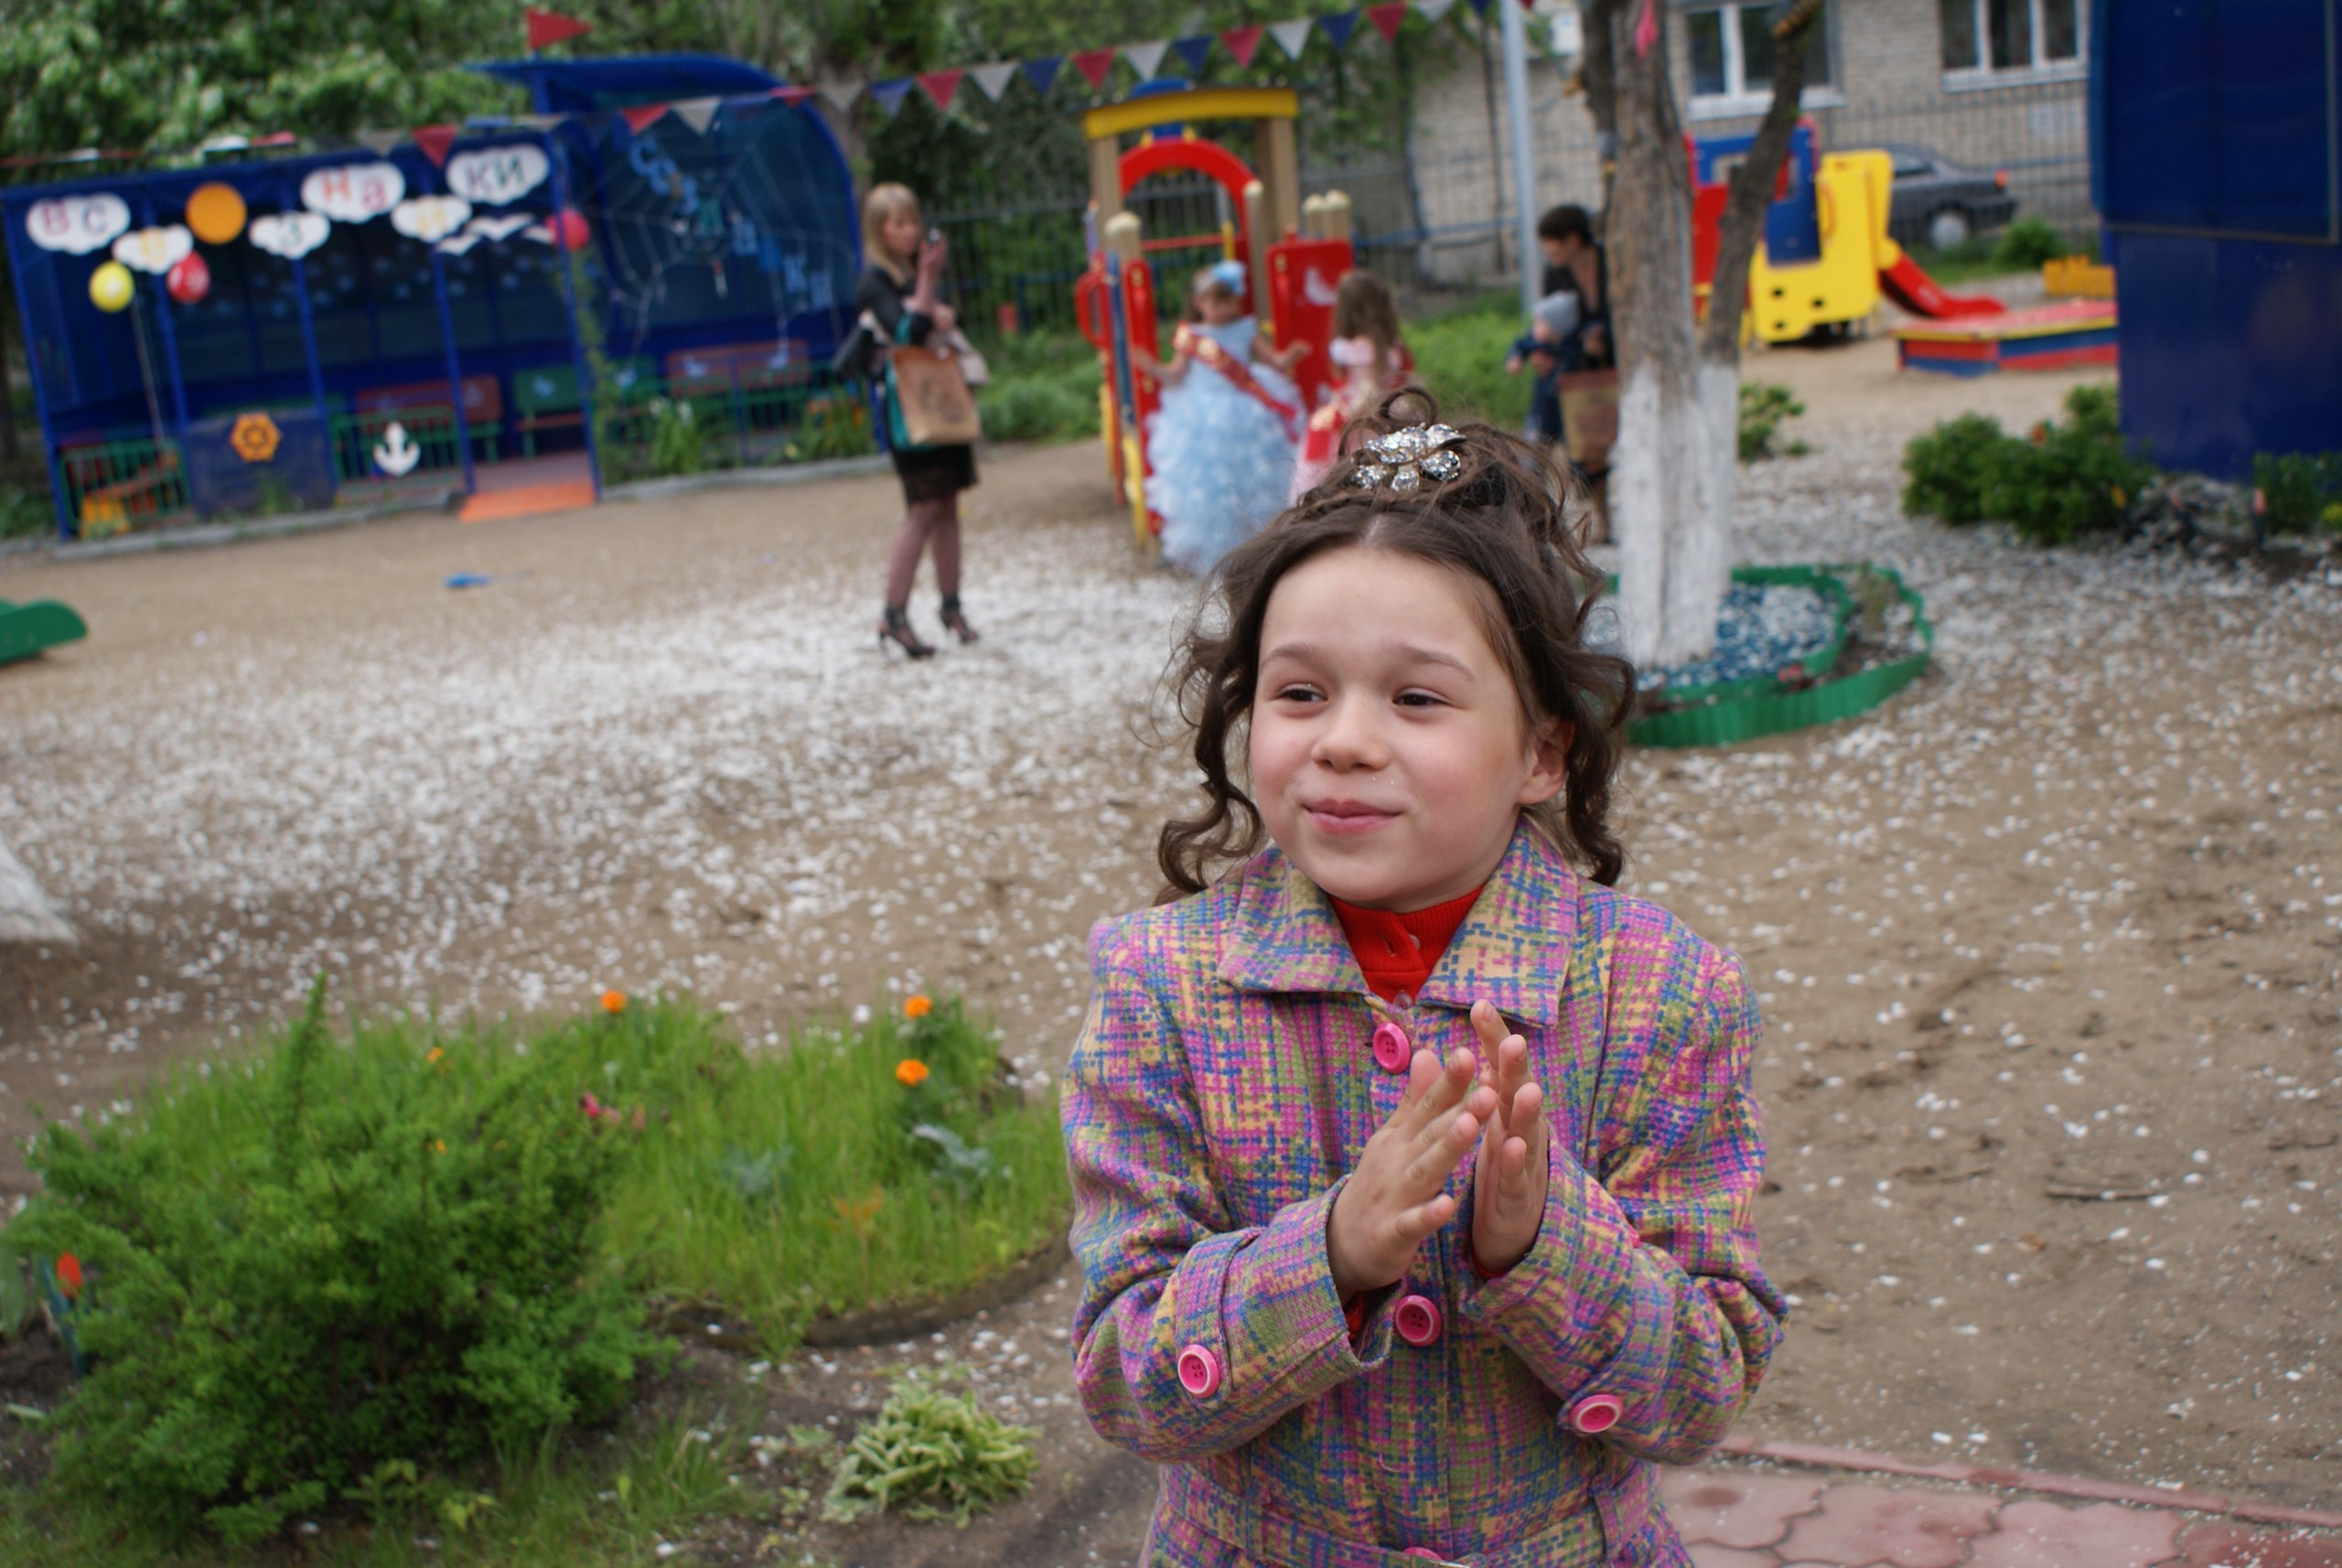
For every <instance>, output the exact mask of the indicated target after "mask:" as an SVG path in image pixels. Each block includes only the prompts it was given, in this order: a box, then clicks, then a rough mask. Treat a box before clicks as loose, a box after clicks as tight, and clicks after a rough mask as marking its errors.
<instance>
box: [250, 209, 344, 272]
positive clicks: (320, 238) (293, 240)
mask: <svg viewBox="0 0 2342 1568" xmlns="http://www.w3.org/2000/svg"><path fill="white" fill-rule="evenodd" d="M332 231H333V224H332V223H331V222H329V221H328V220H326V219H324V218H321V217H319V216H318V215H317V213H314V212H275V213H271V214H270V215H269V216H268V217H265V218H255V219H253V220H252V227H250V228H249V229H247V230H245V231H244V232H245V233H247V234H249V235H251V236H252V243H253V244H255V245H258V246H259V247H260V248H261V249H262V250H263V251H266V252H268V253H269V254H270V255H272V256H283V257H284V258H285V260H286V261H288V262H289V261H292V260H293V259H295V257H298V256H306V255H307V254H308V253H309V252H311V251H314V250H316V249H317V247H318V246H319V245H322V244H324V243H325V242H326V236H327V235H328V234H329V233H331V232H332Z"/></svg>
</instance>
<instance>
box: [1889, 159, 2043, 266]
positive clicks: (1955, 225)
mask: <svg viewBox="0 0 2342 1568" xmlns="http://www.w3.org/2000/svg"><path fill="white" fill-rule="evenodd" d="M1884 150H1885V153H1886V155H1887V156H1889V157H1891V158H1893V159H1894V160H1895V197H1894V200H1893V202H1892V203H1891V204H1890V205H1889V206H1888V208H1887V213H1886V231H1887V233H1889V234H1890V235H1892V236H1893V237H1894V239H1895V242H1896V243H1897V244H1899V245H1932V246H1934V247H1935V248H1936V249H1937V250H1939V251H1949V250H1950V249H1951V248H1952V247H1953V246H1955V245H1957V244H1959V243H1960V242H1961V241H1963V240H1966V239H1967V238H1968V237H1969V236H1970V235H1971V234H1981V233H1982V232H1983V231H1985V230H1987V229H1997V228H1999V227H2000V226H2001V225H2002V224H2004V223H2006V222H2007V221H2008V220H2010V219H2011V218H2013V217H2014V216H2015V215H2016V198H2015V197H2014V196H2011V195H2010V194H2009V177H2008V174H2007V171H2005V170H2001V169H1996V170H1994V171H1993V173H1991V174H1985V173H1983V172H1982V171H1980V170H1977V169H1971V168H1964V167H1962V166H1960V165H1959V164H1956V163H1953V162H1952V161H1951V160H1950V159H1949V158H1946V157H1944V156H1941V155H1940V154H1938V153H1933V152H1930V151H1928V149H1927V148H1925V147H1913V146H1893V145H1890V146H1887V147H1886V148H1885V149H1884Z"/></svg>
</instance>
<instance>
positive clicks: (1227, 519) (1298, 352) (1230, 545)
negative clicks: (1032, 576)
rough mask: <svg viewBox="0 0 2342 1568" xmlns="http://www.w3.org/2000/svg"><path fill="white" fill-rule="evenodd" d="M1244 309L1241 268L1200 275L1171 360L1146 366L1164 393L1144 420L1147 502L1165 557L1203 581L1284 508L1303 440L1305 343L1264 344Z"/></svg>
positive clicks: (1233, 265)
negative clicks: (1295, 373) (1294, 376)
mask: <svg viewBox="0 0 2342 1568" xmlns="http://www.w3.org/2000/svg"><path fill="white" fill-rule="evenodd" d="M1259 334H1260V324H1259V323H1258V322H1257V321H1255V320H1254V319H1253V318H1252V317H1251V316H1250V315H1248V314H1246V312H1245V309H1244V268H1243V266H1242V264H1241V263H1237V262H1220V263H1217V264H1216V265H1213V266H1209V267H1206V268H1205V269H1204V270H1203V271H1202V272H1200V273H1198V274H1196V284H1195V293H1194V295H1193V303H1192V306H1191V307H1190V308H1189V310H1188V313H1187V320H1186V321H1185V322H1183V323H1181V324H1180V327H1179V329H1178V332H1177V333H1176V335H1175V336H1174V337H1173V338H1172V340H1171V342H1172V355H1171V359H1170V360H1169V362H1167V363H1163V364H1145V365H1143V366H1142V368H1143V369H1144V370H1146V371H1148V372H1149V373H1151V374H1152V375H1153V376H1154V377H1155V380H1156V381H1158V382H1160V383H1161V384H1162V387H1163V406H1162V409H1161V410H1160V411H1159V412H1158V413H1155V415H1154V416H1153V417H1152V418H1151V419H1149V420H1148V421H1147V432H1146V436H1147V461H1148V465H1149V467H1152V468H1153V469H1154V472H1153V473H1152V474H1150V475H1149V476H1148V477H1147V481H1146V504H1147V505H1148V506H1150V507H1152V508H1154V509H1155V512H1156V513H1157V514H1158V515H1160V516H1161V517H1162V519H1163V554H1164V558H1165V559H1166V560H1167V561H1169V562H1171V563H1172V564H1174V565H1176V566H1179V567H1183V568H1185V569H1186V570H1187V571H1189V572H1193V573H1195V574H1196V575H1198V576H1207V575H1209V574H1210V573H1211V571H1212V569H1213V568H1214V567H1215V566H1217V565H1219V559H1220V557H1221V556H1223V555H1225V554H1227V553H1229V552H1230V550H1233V549H1234V548H1236V546H1238V545H1239V544H1241V543H1243V542H1244V541H1246V540H1247V539H1250V538H1252V535H1253V534H1254V533H1256V532H1259V531H1260V529H1261V526H1262V524H1263V523H1265V522H1267V521H1269V519H1271V518H1273V517H1274V516H1275V515H1276V514H1277V513H1278V512H1280V511H1282V510H1284V504H1285V495H1286V491H1287V490H1288V489H1290V488H1291V487H1292V484H1293V458H1294V450H1295V445H1296V443H1297V442H1298V441H1299V439H1300V426H1301V420H1302V411H1301V394H1300V392H1299V391H1298V390H1297V389H1295V386H1294V384H1293V382H1292V381H1291V380H1290V379H1289V377H1290V374H1291V372H1292V370H1293V366H1294V363H1295V360H1299V359H1300V357H1301V356H1302V354H1303V353H1305V352H1306V350H1307V345H1306V344H1304V343H1298V342H1296V343H1293V344H1291V345H1289V346H1287V347H1286V348H1285V349H1284V350H1283V351H1282V352H1279V351H1277V350H1274V349H1268V348H1265V347H1263V346H1262V343H1261V342H1260V338H1259Z"/></svg>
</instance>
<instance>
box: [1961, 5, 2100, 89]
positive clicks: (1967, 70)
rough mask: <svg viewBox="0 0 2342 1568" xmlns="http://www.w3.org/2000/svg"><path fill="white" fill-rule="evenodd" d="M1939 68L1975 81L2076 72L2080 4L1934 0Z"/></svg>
mask: <svg viewBox="0 0 2342 1568" xmlns="http://www.w3.org/2000/svg"><path fill="white" fill-rule="evenodd" d="M1937 3H1938V5H1939V6H1940V8H1941V14H1942V18H1943V68H1944V70H1947V71H1952V72H1959V73H1962V74H1972V75H1978V76H1985V75H1992V74H1995V73H2002V72H2015V71H2057V72H2059V73H2061V74H2062V73H2063V72H2064V71H2066V70H2079V68H2080V66H2081V58H2082V17H2081V0H1937Z"/></svg>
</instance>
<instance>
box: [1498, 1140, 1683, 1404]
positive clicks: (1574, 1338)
mask: <svg viewBox="0 0 2342 1568" xmlns="http://www.w3.org/2000/svg"><path fill="white" fill-rule="evenodd" d="M1641 1248H1642V1239H1641V1237H1640V1236H1639V1235H1638V1234H1637V1232H1636V1230H1635V1228H1634V1225H1633V1224H1632V1222H1630V1221H1629V1220H1628V1218H1627V1216H1626V1214H1625V1212H1624V1211H1623V1210H1621V1209H1620V1208H1619V1207H1618V1204H1617V1199H1615V1198H1613V1197H1611V1196H1610V1194H1609V1192H1608V1190H1607V1189H1606V1188H1605V1187H1603V1185H1602V1184H1601V1183H1600V1182H1598V1181H1596V1180H1595V1179H1594V1177H1593V1176H1591V1175H1589V1174H1588V1173H1587V1172H1586V1171H1585V1168H1584V1167H1583V1166H1581V1165H1579V1164H1578V1163H1577V1161H1576V1160H1575V1159H1574V1158H1573V1157H1571V1156H1570V1155H1568V1154H1567V1153H1566V1152H1564V1151H1563V1150H1561V1149H1560V1148H1558V1147H1556V1148H1555V1150H1554V1152H1553V1161H1552V1178H1551V1180H1550V1182H1549V1184H1548V1186H1547V1188H1546V1193H1545V1217H1544V1219H1543V1220H1542V1222H1541V1223H1540V1224H1539V1226H1538V1228H1537V1240H1535V1241H1533V1242H1532V1243H1531V1245H1530V1248H1529V1251H1526V1252H1524V1253H1523V1254H1521V1257H1520V1262H1516V1263H1514V1264H1513V1265H1512V1267H1511V1268H1509V1269H1508V1270H1506V1271H1505V1272H1504V1273H1501V1274H1498V1275H1495V1276H1493V1277H1490V1276H1488V1275H1487V1274H1485V1273H1481V1272H1480V1271H1479V1269H1478V1268H1477V1260H1475V1261H1474V1264H1475V1266H1474V1271H1473V1272H1474V1277H1475V1279H1476V1281H1477V1288H1475V1289H1473V1290H1471V1291H1470V1292H1469V1294H1468V1295H1467V1297H1466V1303H1465V1311H1466V1315H1467V1316H1471V1317H1473V1318H1475V1319H1477V1321H1479V1322H1480V1323H1482V1324H1484V1325H1486V1326H1488V1328H1489V1329H1490V1330H1491V1331H1492V1332H1493V1333H1495V1334H1496V1335H1497V1336H1498V1337H1499V1338H1501V1339H1503V1340H1504V1341H1505V1342H1506V1343H1507V1344H1509V1345H1510V1346H1511V1347H1512V1348H1513V1349H1514V1350H1515V1351H1516V1352H1517V1353H1519V1354H1520V1356H1521V1357H1522V1359H1524V1360H1526V1361H1527V1362H1528V1363H1529V1364H1530V1366H1531V1368H1533V1369H1536V1371H1537V1372H1538V1373H1539V1375H1540V1377H1541V1378H1542V1379H1543V1380H1545V1381H1546V1382H1547V1383H1548V1386H1551V1387H1552V1388H1553V1389H1554V1391H1555V1392H1557V1393H1560V1394H1562V1395H1563V1396H1564V1397H1566V1396H1567V1395H1568V1394H1569V1393H1570V1392H1571V1390H1570V1389H1568V1388H1563V1387H1561V1386H1560V1385H1559V1384H1556V1383H1554V1382H1553V1381H1552V1378H1553V1376H1554V1374H1555V1373H1556V1372H1557V1371H1559V1370H1560V1369H1563V1368H1571V1367H1574V1368H1577V1369H1581V1370H1580V1374H1579V1376H1580V1378H1581V1379H1582V1378H1583V1377H1584V1376H1585V1374H1588V1373H1591V1372H1592V1371H1593V1370H1594V1369H1596V1368H1599V1367H1602V1366H1604V1365H1605V1364H1606V1363H1607V1362H1608V1361H1609V1360H1610V1359H1611V1358H1612V1357H1613V1356H1614V1355H1615V1354H1616V1353H1617V1350H1618V1349H1619V1348H1620V1347H1621V1346H1623V1345H1624V1344H1625V1343H1626V1342H1627V1341H1628V1339H1630V1338H1631V1337H1633V1335H1634V1318H1635V1316H1636V1309H1637V1305H1638V1302H1637V1293H1636V1290H1635V1269H1636V1263H1637V1258H1638V1254H1639V1253H1640V1251H1641Z"/></svg>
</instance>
